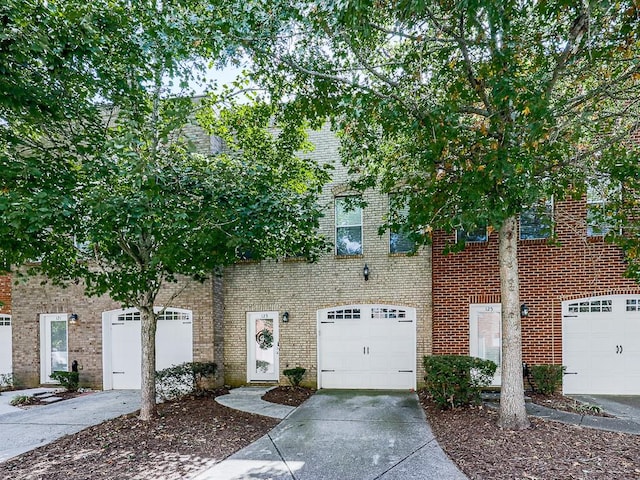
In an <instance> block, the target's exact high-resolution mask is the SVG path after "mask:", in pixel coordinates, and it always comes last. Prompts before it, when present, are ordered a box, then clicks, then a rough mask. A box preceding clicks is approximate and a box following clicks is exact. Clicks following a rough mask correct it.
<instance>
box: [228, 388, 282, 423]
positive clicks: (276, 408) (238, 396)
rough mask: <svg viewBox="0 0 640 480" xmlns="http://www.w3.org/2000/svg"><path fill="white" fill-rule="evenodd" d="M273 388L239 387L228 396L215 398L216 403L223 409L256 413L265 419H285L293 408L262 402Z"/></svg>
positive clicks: (230, 391)
mask: <svg viewBox="0 0 640 480" xmlns="http://www.w3.org/2000/svg"><path fill="white" fill-rule="evenodd" d="M272 388H274V387H264V388H263V387H240V388H234V389H232V390H229V395H222V396H219V397H216V402H218V403H219V404H220V405H224V406H225V407H229V408H234V409H236V410H242V411H243V412H249V413H257V414H258V415H264V416H265V417H272V418H280V419H282V418H286V417H287V416H289V414H290V413H291V412H293V411H294V410H295V407H289V406H287V405H277V404H275V403H271V402H265V401H264V400H262V398H261V397H262V396H263V395H264V394H265V393H267V392H268V391H269V390H271V389H272Z"/></svg>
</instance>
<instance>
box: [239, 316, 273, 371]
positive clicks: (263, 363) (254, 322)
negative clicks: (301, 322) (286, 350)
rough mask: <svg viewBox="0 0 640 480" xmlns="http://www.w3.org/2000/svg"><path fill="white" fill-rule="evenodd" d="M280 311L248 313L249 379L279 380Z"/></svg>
mask: <svg viewBox="0 0 640 480" xmlns="http://www.w3.org/2000/svg"><path fill="white" fill-rule="evenodd" d="M278 317H279V316H278V312H249V313H247V380H248V381H249V382H252V381H253V382H255V381H277V380H279V379H280V371H279V365H278V363H279V362H278V351H279V343H278V342H279V338H278Z"/></svg>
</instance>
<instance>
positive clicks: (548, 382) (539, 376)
mask: <svg viewBox="0 0 640 480" xmlns="http://www.w3.org/2000/svg"><path fill="white" fill-rule="evenodd" d="M529 369H530V370H531V376H532V377H533V383H534V384H535V385H536V388H537V389H538V391H539V392H540V393H542V394H543V395H552V394H554V393H556V392H557V391H558V390H560V386H561V385H562V376H563V375H564V372H565V370H566V369H567V367H565V366H563V365H531V366H530V367H529Z"/></svg>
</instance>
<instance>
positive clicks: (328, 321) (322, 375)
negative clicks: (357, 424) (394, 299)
mask: <svg viewBox="0 0 640 480" xmlns="http://www.w3.org/2000/svg"><path fill="white" fill-rule="evenodd" d="M318 388H362V389H391V390H405V389H407V390H408V389H415V388H416V311H415V309H414V308H410V307H397V306H393V305H349V306H342V307H335V308H330V309H323V310H319V311H318Z"/></svg>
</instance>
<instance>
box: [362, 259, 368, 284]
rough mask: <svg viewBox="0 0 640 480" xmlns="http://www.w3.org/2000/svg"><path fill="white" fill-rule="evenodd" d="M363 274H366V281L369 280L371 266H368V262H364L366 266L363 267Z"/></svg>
mask: <svg viewBox="0 0 640 480" xmlns="http://www.w3.org/2000/svg"><path fill="white" fill-rule="evenodd" d="M362 274H363V275H364V281H365V282H366V281H367V280H369V267H368V266H367V264H366V263H365V264H364V268H363V269H362Z"/></svg>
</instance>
